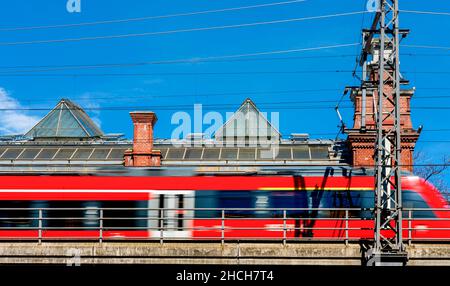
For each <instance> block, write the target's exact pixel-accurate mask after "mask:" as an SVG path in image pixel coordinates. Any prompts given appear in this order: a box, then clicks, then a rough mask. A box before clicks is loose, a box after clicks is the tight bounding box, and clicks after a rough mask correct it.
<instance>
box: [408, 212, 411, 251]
mask: <svg viewBox="0 0 450 286" xmlns="http://www.w3.org/2000/svg"><path fill="white" fill-rule="evenodd" d="M411 242H412V211H411V210H408V245H411Z"/></svg>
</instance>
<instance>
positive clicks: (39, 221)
mask: <svg viewBox="0 0 450 286" xmlns="http://www.w3.org/2000/svg"><path fill="white" fill-rule="evenodd" d="M38 243H39V244H41V243H42V209H39V210H38Z"/></svg>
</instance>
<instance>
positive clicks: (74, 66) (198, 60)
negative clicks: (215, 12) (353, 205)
mask: <svg viewBox="0 0 450 286" xmlns="http://www.w3.org/2000/svg"><path fill="white" fill-rule="evenodd" d="M360 44H361V43H360ZM349 46H357V45H356V43H354V44H350V45H349ZM339 47H347V45H343V46H339ZM323 48H328V47H323ZM330 48H338V47H336V46H330ZM301 51H302V50H278V51H272V52H266V53H265V54H264V55H271V54H282V53H284V52H285V53H291V52H292V53H295V52H301ZM303 51H310V49H304V50H303ZM257 55H261V54H242V56H245V57H247V56H248V57H251V56H257ZM356 56H358V55H357V54H337V55H311V56H295V57H270V58H267V57H265V58H244V57H241V55H228V56H217V57H204V58H195V57H193V58H189V59H177V60H154V61H139V62H110V63H87V64H60V65H42V64H41V65H15V66H12V65H11V66H0V70H1V69H5V70H12V69H30V70H14V72H31V71H41V70H39V69H45V71H59V70H77V69H101V68H120V67H138V66H146V65H166V64H169V65H170V64H196V63H204V62H212V63H233V62H248V61H291V60H299V59H324V58H352V57H356ZM402 56H412V57H417V56H418V57H421V56H425V57H427V56H436V57H439V56H450V53H449V54H415V53H406V54H402ZM237 57H239V58H237ZM421 89H423V88H421ZM448 89H450V88H448Z"/></svg>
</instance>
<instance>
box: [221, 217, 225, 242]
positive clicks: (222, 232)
mask: <svg viewBox="0 0 450 286" xmlns="http://www.w3.org/2000/svg"><path fill="white" fill-rule="evenodd" d="M221 241H222V245H223V244H224V243H225V210H222V229H221Z"/></svg>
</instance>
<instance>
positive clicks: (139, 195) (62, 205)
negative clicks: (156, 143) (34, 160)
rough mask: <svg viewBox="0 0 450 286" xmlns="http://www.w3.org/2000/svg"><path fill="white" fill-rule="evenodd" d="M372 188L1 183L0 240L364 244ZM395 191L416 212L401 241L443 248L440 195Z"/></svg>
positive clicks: (424, 189)
mask: <svg viewBox="0 0 450 286" xmlns="http://www.w3.org/2000/svg"><path fill="white" fill-rule="evenodd" d="M373 185H374V178H373V176H370V175H367V174H366V175H352V176H350V175H346V174H339V175H337V174H333V173H331V174H330V173H327V172H325V174H324V173H322V174H321V175H314V174H313V175H311V174H309V175H302V174H300V175H299V174H295V173H293V174H280V173H277V172H274V173H268V174H253V175H217V174H216V175H194V176H185V175H181V176H180V175H178V176H170V175H163V176H161V175H153V174H148V175H144V176H129V175H126V176H125V175H120V174H119V175H117V174H114V175H104V174H103V175H100V176H1V177H0V239H4V240H5V239H36V238H37V237H38V236H39V237H42V238H43V239H97V238H98V237H102V239H105V240H107V239H157V238H160V237H162V236H163V237H164V238H166V239H167V238H178V239H211V240H214V239H221V238H225V239H228V240H239V239H277V238H280V239H281V238H284V237H286V238H287V239H297V238H298V239H305V238H306V239H315V238H317V239H340V238H344V237H346V238H349V239H366V238H367V239H370V238H372V237H373V230H372V229H373V212H372V211H371V210H369V208H373V204H374V190H373ZM402 189H403V207H404V208H405V209H411V208H414V209H415V210H413V211H407V210H405V211H404V217H405V218H407V220H405V221H404V228H405V230H404V237H410V238H411V237H412V238H414V239H433V238H436V239H437V238H448V239H450V220H449V219H450V211H444V210H445V209H447V208H448V205H447V201H446V200H445V199H444V198H443V196H442V195H441V193H440V192H439V191H438V190H437V189H436V188H434V187H433V186H432V185H431V184H430V183H428V182H426V181H425V180H423V179H421V178H419V177H415V176H404V177H403V178H402ZM346 218H348V219H346ZM408 218H413V220H411V221H409V220H408ZM441 219H442V220H441ZM445 228H447V229H445Z"/></svg>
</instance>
